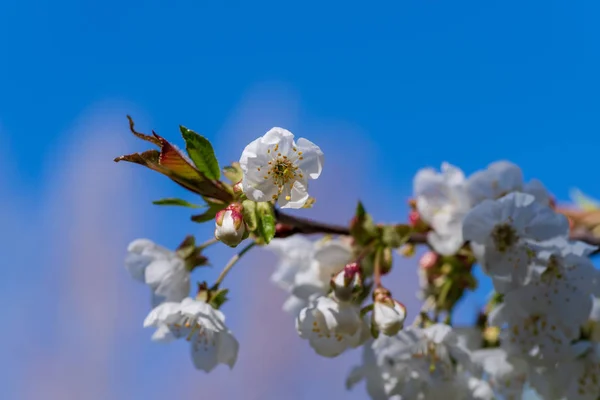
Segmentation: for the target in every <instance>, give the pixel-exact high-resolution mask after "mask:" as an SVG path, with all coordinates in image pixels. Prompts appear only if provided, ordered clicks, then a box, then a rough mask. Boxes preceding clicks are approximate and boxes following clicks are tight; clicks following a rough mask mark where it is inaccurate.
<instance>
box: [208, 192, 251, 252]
mask: <svg viewBox="0 0 600 400" xmlns="http://www.w3.org/2000/svg"><path fill="white" fill-rule="evenodd" d="M246 237H248V235H247V231H246V224H245V223H244V217H243V216H242V205H241V204H238V203H234V204H230V205H229V206H227V208H225V209H223V210H221V211H219V212H218V213H217V215H216V216H215V238H216V239H217V240H219V241H221V242H223V243H225V244H226V245H227V246H230V247H236V246H237V245H238V244H240V242H241V241H242V240H244V239H245V238H246Z"/></svg>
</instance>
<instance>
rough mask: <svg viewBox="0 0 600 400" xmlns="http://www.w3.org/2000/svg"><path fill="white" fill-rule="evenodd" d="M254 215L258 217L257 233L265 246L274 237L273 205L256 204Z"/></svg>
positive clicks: (265, 203)
mask: <svg viewBox="0 0 600 400" xmlns="http://www.w3.org/2000/svg"><path fill="white" fill-rule="evenodd" d="M256 213H257V215H258V232H259V234H260V236H261V237H262V238H263V240H264V241H265V244H269V242H270V241H271V240H272V239H273V238H274V237H275V212H274V211H273V205H272V204H271V203H267V202H261V203H257V205H256Z"/></svg>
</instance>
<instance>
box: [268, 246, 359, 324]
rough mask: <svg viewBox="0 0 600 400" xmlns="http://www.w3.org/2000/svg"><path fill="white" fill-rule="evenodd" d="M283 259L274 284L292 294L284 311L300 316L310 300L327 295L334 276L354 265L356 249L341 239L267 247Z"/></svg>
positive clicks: (274, 276) (274, 277) (273, 278)
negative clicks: (352, 263)
mask: <svg viewBox="0 0 600 400" xmlns="http://www.w3.org/2000/svg"><path fill="white" fill-rule="evenodd" d="M267 249H270V250H272V251H273V252H275V253H276V254H277V255H279V257H280V262H279V265H278V267H277V269H276V271H275V273H274V274H273V275H272V276H271V280H272V281H273V282H275V283H276V284H277V285H278V286H280V287H281V288H283V289H285V290H287V291H288V292H290V297H289V298H288V299H287V300H286V302H285V303H284V305H283V309H284V310H285V311H286V312H289V313H290V314H293V315H294V316H297V315H298V313H299V312H300V310H301V309H303V308H305V307H306V306H308V304H309V301H310V300H314V299H316V298H317V297H319V296H324V295H326V294H327V292H328V291H329V288H330V281H331V278H332V276H333V275H334V274H335V273H337V272H339V271H342V270H343V269H344V267H345V265H346V264H348V263H349V262H350V261H352V258H353V253H352V247H351V246H350V245H349V244H348V243H346V242H344V241H343V240H339V239H330V240H325V241H318V242H312V241H310V240H308V239H306V238H305V237H303V236H301V235H294V236H290V237H289V238H285V239H273V240H272V241H271V243H270V244H269V245H268V246H267Z"/></svg>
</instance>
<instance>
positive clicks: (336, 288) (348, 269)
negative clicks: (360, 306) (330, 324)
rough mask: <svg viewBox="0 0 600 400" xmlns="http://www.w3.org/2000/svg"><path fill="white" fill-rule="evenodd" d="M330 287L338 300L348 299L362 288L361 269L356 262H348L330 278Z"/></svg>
mask: <svg viewBox="0 0 600 400" xmlns="http://www.w3.org/2000/svg"><path fill="white" fill-rule="evenodd" d="M330 284H331V289H333V294H334V296H335V297H336V299H338V300H339V301H350V300H352V298H353V297H354V296H356V295H357V294H358V293H360V291H361V290H362V288H363V284H362V276H361V270H360V267H359V265H358V264H357V263H352V264H348V265H346V266H345V267H344V269H343V270H341V271H340V272H338V273H337V274H335V275H334V276H333V277H332V278H331V282H330Z"/></svg>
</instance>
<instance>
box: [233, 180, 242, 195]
mask: <svg viewBox="0 0 600 400" xmlns="http://www.w3.org/2000/svg"><path fill="white" fill-rule="evenodd" d="M243 191H244V188H243V187H242V181H239V182H238V183H236V184H235V185H233V193H235V194H240V193H242V192H243Z"/></svg>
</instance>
